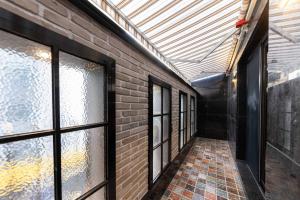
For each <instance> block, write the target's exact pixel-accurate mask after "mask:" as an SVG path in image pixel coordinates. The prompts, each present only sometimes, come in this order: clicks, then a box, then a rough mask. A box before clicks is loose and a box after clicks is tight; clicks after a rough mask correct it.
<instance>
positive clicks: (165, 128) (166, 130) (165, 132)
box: [163, 116, 169, 140]
mask: <svg viewBox="0 0 300 200" xmlns="http://www.w3.org/2000/svg"><path fill="white" fill-rule="evenodd" d="M163 123H164V124H163V140H166V139H168V137H169V116H164V117H163Z"/></svg>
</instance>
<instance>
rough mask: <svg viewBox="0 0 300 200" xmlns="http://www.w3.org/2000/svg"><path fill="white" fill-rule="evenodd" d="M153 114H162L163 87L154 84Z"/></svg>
mask: <svg viewBox="0 0 300 200" xmlns="http://www.w3.org/2000/svg"><path fill="white" fill-rule="evenodd" d="M153 114H154V115H156V114H161V87H160V86H158V85H153Z"/></svg>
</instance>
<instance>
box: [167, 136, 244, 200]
mask: <svg viewBox="0 0 300 200" xmlns="http://www.w3.org/2000/svg"><path fill="white" fill-rule="evenodd" d="M244 191H245V190H244V188H243V184H242V181H241V177H240V174H239V172H238V169H237V166H236V164H235V161H234V159H233V157H232V155H231V152H230V148H229V145H228V142H227V141H224V140H215V139H206V138H196V140H195V142H194V144H193V147H192V148H191V150H190V152H189V153H188V155H187V156H186V158H185V160H184V162H183V163H182V165H181V166H180V168H179V170H178V172H177V173H176V175H175V176H174V178H173V180H172V181H171V183H170V184H169V186H168V188H167V190H166V191H165V193H164V195H163V197H162V199H163V200H166V199H169V200H180V199H184V200H185V199H193V200H202V199H203V200H224V199H230V200H231V199H232V200H239V199H241V200H242V199H246V195H245V192H244Z"/></svg>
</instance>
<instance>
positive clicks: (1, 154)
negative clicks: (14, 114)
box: [0, 136, 54, 200]
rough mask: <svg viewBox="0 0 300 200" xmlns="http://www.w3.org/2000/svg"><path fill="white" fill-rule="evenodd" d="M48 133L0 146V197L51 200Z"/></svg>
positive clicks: (51, 166)
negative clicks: (46, 135) (41, 136)
mask: <svg viewBox="0 0 300 200" xmlns="http://www.w3.org/2000/svg"><path fill="white" fill-rule="evenodd" d="M52 143H53V139H52V136H49V137H43V138H36V139H30V140H25V141H18V142H12V143H8V144H1V145H0V199H3V200H4V199H12V200H14V199H15V200H19V199H36V200H44V199H54V188H53V185H54V182H53V172H54V169H53V146H52Z"/></svg>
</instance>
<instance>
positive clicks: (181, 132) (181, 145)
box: [180, 131, 184, 148]
mask: <svg viewBox="0 0 300 200" xmlns="http://www.w3.org/2000/svg"><path fill="white" fill-rule="evenodd" d="M183 137H184V135H183V131H180V148H182V147H183Z"/></svg>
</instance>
